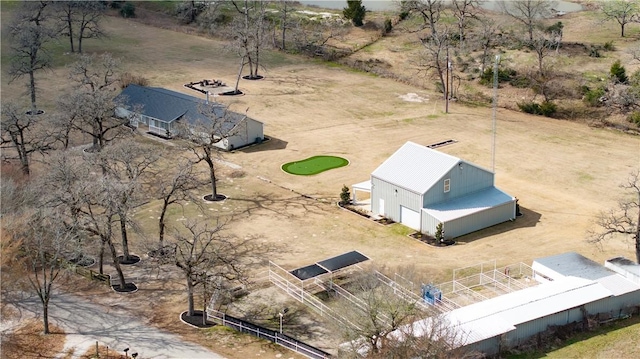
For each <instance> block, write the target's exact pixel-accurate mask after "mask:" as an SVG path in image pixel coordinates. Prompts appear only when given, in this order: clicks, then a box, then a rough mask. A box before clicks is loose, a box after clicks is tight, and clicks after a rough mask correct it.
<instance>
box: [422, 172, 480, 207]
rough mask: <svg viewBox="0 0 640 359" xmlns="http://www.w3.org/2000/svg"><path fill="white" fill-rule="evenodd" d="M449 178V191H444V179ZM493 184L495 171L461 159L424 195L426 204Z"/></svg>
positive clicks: (445, 199)
mask: <svg viewBox="0 0 640 359" xmlns="http://www.w3.org/2000/svg"><path fill="white" fill-rule="evenodd" d="M446 179H449V180H450V182H449V192H445V191H444V181H445V180H446ZM491 186H493V173H491V172H489V171H487V170H484V169H482V168H479V167H476V166H474V165H472V164H470V163H467V162H464V161H460V162H459V163H458V165H456V166H454V167H453V168H452V169H451V170H450V171H447V172H446V173H445V174H444V175H443V176H442V177H441V178H440V180H438V181H437V182H436V183H435V185H434V186H433V187H431V188H430V189H429V190H428V191H427V193H425V195H424V203H423V204H424V206H428V205H430V204H434V203H439V202H444V201H449V200H451V199H454V198H457V197H460V196H464V195H466V194H468V193H473V192H476V191H479V190H481V189H483V188H489V187H491Z"/></svg>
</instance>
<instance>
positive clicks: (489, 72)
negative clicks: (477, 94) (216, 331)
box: [480, 67, 517, 86]
mask: <svg viewBox="0 0 640 359" xmlns="http://www.w3.org/2000/svg"><path fill="white" fill-rule="evenodd" d="M516 74H517V72H516V70H514V69H510V68H506V69H498V83H500V82H506V81H511V79H513V77H514V76H516ZM480 84H481V85H485V86H493V68H492V67H488V68H486V69H485V70H484V72H483V73H482V75H480Z"/></svg>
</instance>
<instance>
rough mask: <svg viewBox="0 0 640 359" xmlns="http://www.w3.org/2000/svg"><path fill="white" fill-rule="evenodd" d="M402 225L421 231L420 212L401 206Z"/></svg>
mask: <svg viewBox="0 0 640 359" xmlns="http://www.w3.org/2000/svg"><path fill="white" fill-rule="evenodd" d="M400 223H402V224H404V225H405V226H407V227H409V228H413V229H415V230H416V231H420V211H414V210H412V209H409V208H407V207H405V206H400Z"/></svg>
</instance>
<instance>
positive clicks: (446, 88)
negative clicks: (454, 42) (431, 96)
mask: <svg viewBox="0 0 640 359" xmlns="http://www.w3.org/2000/svg"><path fill="white" fill-rule="evenodd" d="M445 77H446V78H447V79H446V81H445V85H444V113H449V46H448V45H447V70H446V76H445Z"/></svg>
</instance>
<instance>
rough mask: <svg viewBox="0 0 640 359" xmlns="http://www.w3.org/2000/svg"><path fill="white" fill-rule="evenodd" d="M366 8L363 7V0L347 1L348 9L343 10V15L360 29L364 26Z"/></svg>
mask: <svg viewBox="0 0 640 359" xmlns="http://www.w3.org/2000/svg"><path fill="white" fill-rule="evenodd" d="M366 11H367V10H366V8H365V7H364V6H362V0H347V7H346V8H344V9H343V10H342V15H343V16H344V17H345V19H347V20H351V22H352V23H353V26H356V27H360V26H362V25H363V24H364V22H363V20H364V17H365V15H366Z"/></svg>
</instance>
